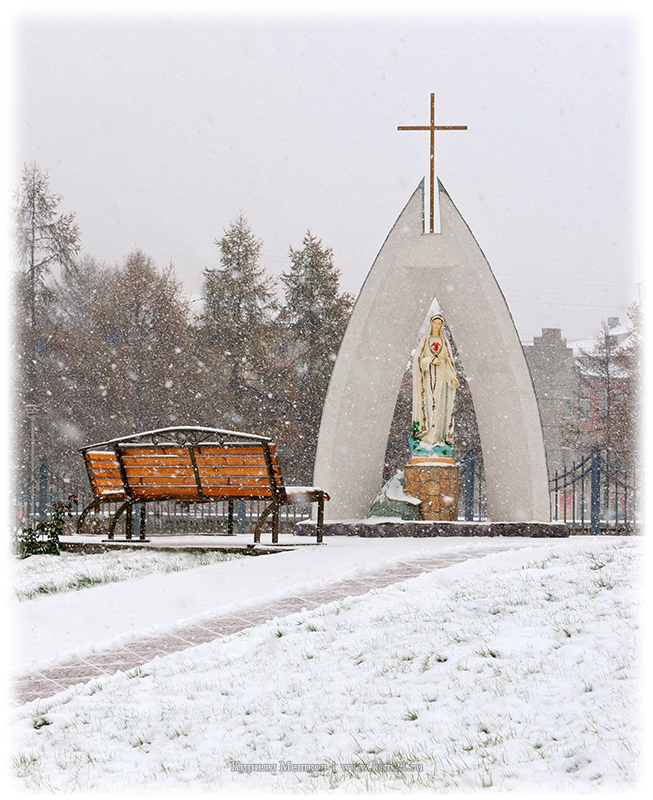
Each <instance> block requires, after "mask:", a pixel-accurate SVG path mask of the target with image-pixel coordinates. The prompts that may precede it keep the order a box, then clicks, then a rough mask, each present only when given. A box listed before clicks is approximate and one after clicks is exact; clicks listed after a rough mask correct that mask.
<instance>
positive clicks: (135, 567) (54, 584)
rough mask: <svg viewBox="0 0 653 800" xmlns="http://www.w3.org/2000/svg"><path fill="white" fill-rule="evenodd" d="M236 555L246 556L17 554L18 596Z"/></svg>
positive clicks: (72, 588)
mask: <svg viewBox="0 0 653 800" xmlns="http://www.w3.org/2000/svg"><path fill="white" fill-rule="evenodd" d="M236 558H243V556H242V555H241V554H237V553H221V552H219V551H214V552H206V553H200V552H198V553H188V552H183V551H180V552H169V551H165V552H160V553H156V552H153V551H151V550H142V551H140V552H134V551H131V550H111V551H109V552H106V553H92V554H86V555H84V554H80V553H67V552H65V551H62V553H61V555H59V556H51V555H47V556H41V555H36V556H30V557H29V558H21V559H18V558H14V560H13V563H12V567H13V570H12V571H13V576H12V577H13V583H14V597H15V598H16V599H17V600H19V601H24V600H30V599H31V598H33V597H38V596H40V595H44V594H61V593H63V592H73V591H79V590H80V589H88V588H89V587H91V586H99V585H101V584H104V583H118V582H119V581H126V580H130V579H131V580H133V579H134V578H141V577H143V576H144V575H150V574H152V573H154V572H164V573H165V572H183V571H184V570H187V569H193V568H195V567H202V566H205V565H206V564H217V563H220V562H223V561H233V560H234V559H236Z"/></svg>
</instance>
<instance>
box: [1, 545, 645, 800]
mask: <svg viewBox="0 0 653 800" xmlns="http://www.w3.org/2000/svg"><path fill="white" fill-rule="evenodd" d="M639 548H640V542H638V541H637V540H635V539H611V540H607V539H606V540H604V541H601V542H599V543H597V542H593V543H592V547H591V551H590V549H589V548H588V549H587V550H584V549H583V547H582V546H579V545H576V544H575V543H574V544H569V543H562V544H560V545H555V546H553V547H552V548H551V549H550V551H549V555H548V556H546V557H545V556H542V557H540V558H536V557H534V560H533V561H532V562H531V563H529V564H527V565H526V566H525V567H522V568H516V567H505V568H498V569H492V570H489V569H488V571H487V572H486V573H481V574H478V572H477V573H470V574H469V576H468V577H465V573H464V571H462V572H461V571H459V572H457V573H450V574H456V575H457V576H458V577H455V579H454V580H449V581H448V582H447V583H446V585H443V581H442V580H441V578H440V575H441V574H442V573H440V574H438V573H437V572H434V573H431V574H426V575H423V576H421V577H419V578H416V579H413V580H411V581H407V582H406V583H404V584H402V585H398V586H392V587H388V588H386V589H383V590H377V591H374V592H372V593H370V594H368V595H365V596H362V597H356V598H349V599H347V600H345V601H340V602H338V603H332V604H329V605H326V606H323V607H321V608H319V609H316V610H314V611H305V612H302V613H299V614H294V615H291V616H289V617H286V618H284V619H283V620H279V619H277V620H274V621H271V622H270V623H266V624H264V625H261V626H259V627H257V628H254V629H250V630H248V631H243V632H241V633H238V634H235V635H233V636H230V637H227V638H225V639H222V640H217V641H215V642H213V643H210V644H205V645H201V646H199V647H196V648H193V649H189V650H187V651H184V652H182V653H177V654H174V655H170V656H166V657H164V658H157V659H155V660H153V661H151V662H149V663H148V664H146V665H144V666H143V667H141V668H140V670H139V672H138V674H134V673H133V672H132V673H129V674H118V675H116V676H113V677H111V678H101V679H97V680H95V681H94V682H93V683H92V684H88V685H87V686H84V687H74V688H72V689H69V690H67V691H66V692H63V693H61V694H60V695H58V696H56V697H54V698H51V699H48V700H42V701H35V702H34V703H32V704H29V705H27V706H24V707H23V708H21V709H19V710H18V711H17V712H16V719H15V721H14V734H15V752H14V757H13V758H14V768H15V774H16V776H17V778H16V779H17V781H18V783H19V785H20V787H21V788H22V789H24V790H28V791H33V790H39V791H43V790H46V791H57V792H69V791H80V790H83V791H110V792H111V793H113V794H115V793H119V792H123V791H134V792H135V791H147V792H154V791H184V790H185V791H209V790H210V791H219V790H237V791H245V792H248V791H256V792H261V791H266V790H267V791H284V792H297V793H300V792H302V793H305V792H310V791H324V790H329V789H339V790H345V791H354V792H365V791H380V790H385V791H391V790H395V791H403V790H407V789H421V788H428V789H430V790H436V791H447V790H473V789H481V788H491V789H493V790H497V789H498V790H513V791H518V790H521V791H527V790H530V791H534V790H559V791H589V790H592V789H599V790H601V791H603V792H605V791H618V790H622V789H624V788H628V787H629V786H632V784H633V783H634V782H635V781H636V777H637V752H638V731H637V724H636V707H637V694H636V686H635V678H636V665H637V649H638V645H637V618H636V614H635V610H634V607H635V605H636V601H637V593H636V590H635V589H634V588H633V587H634V582H635V579H636V574H637V572H636V569H635V567H634V562H635V559H636V558H637V556H638V553H639ZM494 563H496V562H494ZM311 764H312V765H318V766H316V767H315V768H313V769H312V770H311V769H306V768H304V767H305V766H306V765H311ZM293 765H294V766H293Z"/></svg>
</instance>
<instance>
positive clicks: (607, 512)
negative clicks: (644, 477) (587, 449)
mask: <svg viewBox="0 0 653 800" xmlns="http://www.w3.org/2000/svg"><path fill="white" fill-rule="evenodd" d="M549 496H550V500H551V519H552V520H554V521H560V522H565V523H567V525H569V527H570V528H571V529H572V532H573V533H590V534H592V535H596V534H599V533H613V534H614V533H618V534H631V533H636V532H637V530H638V528H639V521H640V509H639V494H638V491H637V473H636V472H633V473H632V474H629V473H626V472H624V471H623V470H620V469H617V468H616V467H615V466H614V465H613V464H610V462H609V460H608V458H607V457H606V455H605V454H604V453H601V452H600V451H599V450H593V451H592V452H591V453H590V455H588V456H586V457H585V458H583V459H582V460H581V461H580V462H578V463H574V464H572V466H571V467H570V468H569V469H567V470H565V471H564V472H562V473H559V472H558V471H557V470H556V472H555V474H554V475H553V477H552V478H550V479H549Z"/></svg>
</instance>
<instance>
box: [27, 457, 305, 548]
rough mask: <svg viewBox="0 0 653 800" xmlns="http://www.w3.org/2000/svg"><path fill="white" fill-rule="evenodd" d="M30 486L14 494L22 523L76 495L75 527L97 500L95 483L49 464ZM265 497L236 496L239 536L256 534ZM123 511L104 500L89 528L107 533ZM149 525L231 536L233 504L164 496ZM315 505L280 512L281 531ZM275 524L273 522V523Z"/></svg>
mask: <svg viewBox="0 0 653 800" xmlns="http://www.w3.org/2000/svg"><path fill="white" fill-rule="evenodd" d="M26 484H27V485H25V487H24V488H23V490H22V491H19V492H18V493H17V494H16V496H15V498H14V519H15V520H16V524H17V527H19V528H20V527H27V526H29V525H32V524H33V523H34V522H37V521H38V520H43V519H47V518H48V517H49V515H50V514H51V512H52V504H53V503H55V502H62V501H63V502H65V503H67V502H68V501H69V500H71V499H72V519H71V520H69V521H68V523H67V526H66V527H67V530H68V531H69V532H70V531H72V530H74V527H75V523H76V521H77V519H78V517H79V515H80V514H81V513H82V510H83V509H84V507H85V506H86V505H87V504H88V503H90V502H91V501H92V500H93V495H92V493H91V490H90V487H89V486H88V485H85V486H80V485H78V484H76V483H75V482H74V481H73V480H72V479H71V478H66V477H62V476H60V475H58V474H56V473H55V472H54V471H53V470H51V469H50V468H49V467H48V465H47V464H46V463H45V462H43V463H42V464H41V465H40V466H39V467H38V469H36V470H35V472H34V474H33V475H32V476H31V477H30V479H28V481H27V482H26ZM266 505H267V504H266V503H265V502H264V501H261V502H258V501H253V500H236V501H234V509H233V522H234V525H233V532H234V534H252V535H253V533H254V527H255V525H256V522H257V520H258V518H259V516H260V515H261V513H262V512H263V510H264V509H265V507H266ZM117 509H118V504H115V503H106V504H103V505H102V506H101V507H100V509H99V511H97V512H96V513H93V512H92V513H91V514H89V516H88V517H87V522H88V524H85V530H87V531H89V532H93V533H97V534H102V535H105V534H106V533H107V531H108V527H109V519H110V517H111V515H112V514H114V513H115V512H116V511H117ZM134 510H135V513H134V514H133V525H134V529H133V535H134V537H135V538H138V536H139V533H140V530H139V526H140V520H141V514H140V513H138V510H139V506H135V507H134ZM145 514H146V517H145V529H146V532H147V533H148V534H157V535H165V534H182V533H187V534H193V533H195V534H201V533H203V534H227V533H228V519H229V507H228V502H227V501H225V502H207V503H184V502H180V501H173V500H164V501H159V502H151V503H146V504H145ZM310 517H311V506H310V504H307V505H292V506H283V507H282V508H281V512H280V530H281V532H289V531H291V530H292V528H293V526H294V525H295V523H296V522H299V521H300V520H303V519H310ZM125 518H126V515H125V514H123V515H122V516H121V517H120V519H119V521H118V525H117V526H116V531H115V533H116V536H117V537H122V536H124V534H125ZM270 525H271V522H270Z"/></svg>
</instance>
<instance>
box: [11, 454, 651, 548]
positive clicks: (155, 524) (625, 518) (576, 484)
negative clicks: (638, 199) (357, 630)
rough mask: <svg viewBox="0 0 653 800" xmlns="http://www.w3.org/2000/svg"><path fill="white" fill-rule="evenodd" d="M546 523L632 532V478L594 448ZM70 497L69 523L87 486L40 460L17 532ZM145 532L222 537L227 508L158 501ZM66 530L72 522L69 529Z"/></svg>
mask: <svg viewBox="0 0 653 800" xmlns="http://www.w3.org/2000/svg"><path fill="white" fill-rule="evenodd" d="M458 466H459V481H460V483H459V491H458V519H460V520H466V521H473V520H477V521H481V520H485V519H487V504H486V499H485V476H484V472H483V464H482V462H481V461H479V460H477V459H475V458H474V455H473V453H472V452H471V451H470V452H469V453H467V454H466V455H465V457H464V458H463V460H462V462H461V463H460V464H459V465H458ZM549 496H550V504H551V519H552V520H554V521H560V522H565V523H566V524H567V525H569V527H570V528H571V532H572V533H590V534H599V533H618V534H631V533H635V532H636V531H637V529H638V528H639V524H640V520H641V516H640V507H639V503H640V493H638V482H637V474H636V473H633V474H627V473H626V472H623V471H622V470H619V469H617V468H616V467H614V466H613V465H611V464H610V463H609V461H608V459H607V458H606V456H605V454H603V453H601V452H600V451H598V450H594V451H593V452H592V453H591V454H590V455H589V456H587V457H585V458H583V459H582V460H581V461H579V462H578V463H574V464H573V465H572V466H571V467H570V468H569V469H567V470H565V471H564V472H558V471H556V472H555V474H554V475H553V476H552V477H551V478H550V479H549ZM70 499H72V512H73V521H74V520H76V519H77V517H78V515H79V514H81V511H82V509H83V508H84V507H85V506H86V504H87V503H90V502H91V500H92V499H93V498H92V495H91V492H90V489H89V487H88V486H80V485H78V484H76V483H75V482H74V481H73V480H72V479H70V478H66V477H62V476H60V475H57V474H56V473H55V472H54V471H53V470H51V469H50V468H49V467H48V465H47V464H46V463H45V462H43V463H42V464H41V465H40V466H39V467H38V469H37V470H36V471H35V473H34V475H32V476H31V481H28V482H27V485H26V486H25V488H24V490H23V491H22V492H19V493H17V495H16V497H15V501H14V519H15V520H16V522H17V525H18V527H24V526H27V525H28V524H31V523H32V522H35V521H37V520H39V519H46V518H47V517H48V516H49V514H50V512H51V510H52V504H53V503H54V502H57V501H64V502H68V501H69V500H70ZM264 508H265V503H264V502H257V501H250V500H236V501H235V503H234V532H235V533H237V534H253V532H254V526H255V525H256V521H257V519H258V517H259V516H260V514H261V513H262V512H263V509H264ZM116 509H117V506H115V505H114V504H106V505H102V507H101V509H100V510H99V511H98V512H97V513H92V514H90V515H89V517H88V522H89V529H90V530H93V531H95V532H97V533H105V532H106V530H107V528H108V520H109V517H110V516H111V514H113V513H114V512H115V511H116ZM145 513H146V531H147V532H148V533H150V534H158V535H164V534H179V533H187V534H193V533H195V534H200V533H204V534H217V533H219V534H226V533H227V532H228V518H229V509H228V503H227V502H207V503H184V502H180V501H172V500H169V501H160V502H152V503H147V504H146V508H145ZM310 517H311V506H310V505H305V506H304V505H302V506H300V505H297V506H294V505H293V506H283V507H282V508H281V516H280V523H281V531H282V532H289V531H291V530H292V527H293V525H294V524H295V523H296V522H299V521H300V520H303V519H310ZM140 518H141V517H140V514H138V513H135V514H134V532H133V534H134V536H135V537H138V535H139V531H138V526H139V523H140ZM68 527H69V530H70V529H71V528H72V525H70V524H69V526H68ZM124 533H125V515H123V516H122V517H121V519H120V520H119V523H118V526H117V528H116V535H117V536H121V535H124Z"/></svg>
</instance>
